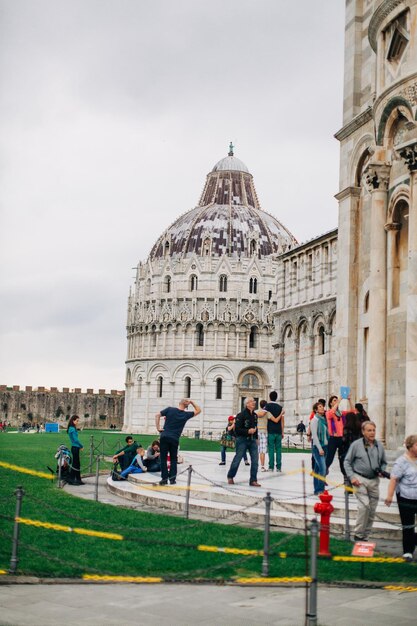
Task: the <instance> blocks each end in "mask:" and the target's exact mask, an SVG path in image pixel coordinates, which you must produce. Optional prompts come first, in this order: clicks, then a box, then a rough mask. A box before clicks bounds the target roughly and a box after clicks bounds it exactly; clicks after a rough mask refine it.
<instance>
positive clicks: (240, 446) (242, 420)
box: [227, 397, 261, 487]
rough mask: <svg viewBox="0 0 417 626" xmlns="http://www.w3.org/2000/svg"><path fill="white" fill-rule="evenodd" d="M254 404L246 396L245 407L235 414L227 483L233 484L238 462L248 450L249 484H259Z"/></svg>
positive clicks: (252, 485)
mask: <svg viewBox="0 0 417 626" xmlns="http://www.w3.org/2000/svg"><path fill="white" fill-rule="evenodd" d="M255 406H256V402H255V398H251V397H249V398H246V399H245V401H244V407H245V408H244V409H243V411H242V412H241V413H238V414H237V415H236V419H235V434H236V453H235V456H234V457H233V461H232V463H231V465H230V468H229V471H228V473H227V482H228V484H229V485H234V482H235V481H234V477H235V476H236V474H237V471H238V469H239V465H240V462H241V460H242V458H243V455H244V454H245V452H246V451H248V452H249V454H250V458H251V462H250V477H249V485H250V486H251V487H260V486H261V485H260V484H259V483H258V416H257V415H256V413H255Z"/></svg>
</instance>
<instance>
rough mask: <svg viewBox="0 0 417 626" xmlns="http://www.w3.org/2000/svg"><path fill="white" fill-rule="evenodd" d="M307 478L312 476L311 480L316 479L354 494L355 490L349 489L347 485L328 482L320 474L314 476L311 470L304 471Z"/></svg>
mask: <svg viewBox="0 0 417 626" xmlns="http://www.w3.org/2000/svg"><path fill="white" fill-rule="evenodd" d="M304 471H305V472H306V473H307V474H308V475H309V476H313V478H318V479H319V480H322V481H323V482H325V483H327V484H328V485H333V487H342V488H343V489H344V490H345V491H349V493H355V492H356V489H355V488H354V487H349V485H345V484H344V483H335V482H333V481H331V480H329V478H328V476H322V475H321V474H316V472H313V470H304Z"/></svg>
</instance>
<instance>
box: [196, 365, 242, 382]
mask: <svg viewBox="0 0 417 626" xmlns="http://www.w3.org/2000/svg"><path fill="white" fill-rule="evenodd" d="M225 374H227V375H228V377H229V378H228V379H229V380H232V381H233V380H234V373H233V371H232V370H231V369H230V367H227V366H226V365H223V364H222V365H212V366H211V367H209V369H208V370H207V371H206V372H205V374H204V378H203V380H204V382H205V383H208V382H213V383H214V382H216V379H217V378H221V379H222V380H223V381H226V380H227V378H226V376H225Z"/></svg>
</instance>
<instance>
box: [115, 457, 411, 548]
mask: <svg viewBox="0 0 417 626" xmlns="http://www.w3.org/2000/svg"><path fill="white" fill-rule="evenodd" d="M182 456H183V458H184V463H183V464H182V465H179V466H178V477H177V484H176V485H167V486H165V487H160V486H159V485H158V482H159V480H160V475H159V474H154V473H145V474H133V475H130V476H129V479H128V480H127V481H113V480H111V478H110V477H109V478H108V480H107V489H108V490H109V491H110V492H112V494H114V495H116V496H118V497H120V499H121V501H123V500H125V501H130V502H135V503H138V504H139V505H140V504H142V505H144V506H146V508H147V509H148V507H152V508H155V509H158V510H164V511H166V512H168V511H172V512H176V514H181V513H182V514H184V511H185V502H186V494H187V491H188V489H187V477H188V467H189V466H190V465H191V466H192V469H193V471H192V475H191V487H190V494H189V495H190V497H189V517H190V518H193V517H194V518H198V519H205V520H207V519H209V520H214V521H218V522H221V523H235V524H245V525H250V526H256V527H263V525H264V514H265V502H264V498H265V496H266V494H267V492H269V493H270V494H271V497H272V498H273V502H272V506H271V526H272V527H273V528H275V529H277V530H278V529H279V530H302V529H303V528H304V524H305V522H304V520H305V513H306V515H307V519H311V518H312V517H313V516H314V510H313V507H314V504H315V503H316V502H318V498H317V496H314V494H313V479H312V477H311V476H310V475H309V472H310V470H311V456H310V455H309V454H301V453H299V454H297V453H292V454H284V455H283V472H282V473H278V472H265V473H264V472H259V474H258V481H259V482H260V483H261V485H262V486H261V487H258V488H256V487H250V486H249V469H250V468H249V467H246V466H245V465H244V463H243V462H242V464H241V466H240V468H239V471H238V474H237V476H236V478H235V485H228V484H227V478H226V474H227V470H228V468H229V466H230V462H231V460H232V455H231V454H229V455H228V457H227V464H226V465H225V466H219V461H220V459H219V456H220V455H219V454H217V453H214V452H185V453H182ZM303 462H304V471H303V465H302V463H303ZM387 488H388V480H384V479H382V480H381V487H380V502H379V505H378V509H377V519H376V521H375V524H374V530H373V533H372V537H373V538H375V539H388V540H390V539H395V540H398V539H400V538H401V527H400V519H399V516H398V509H397V507H396V506H395V505H394V504H393V505H392V506H391V507H390V508H388V507H386V506H385V505H384V499H385V496H386V491H387ZM304 489H305V495H304ZM328 490H329V491H330V493H331V494H332V495H333V501H332V505H333V506H334V508H335V511H334V513H333V514H332V517H331V533H332V535H333V536H339V537H341V538H342V537H343V536H344V531H345V495H344V488H343V476H342V474H341V473H340V471H339V468H338V463H337V461H335V463H334V464H333V466H332V468H331V471H330V474H329V476H328ZM356 508H357V507H356V498H355V497H354V496H349V510H350V527H351V529H352V528H353V524H354V520H355V517H356Z"/></svg>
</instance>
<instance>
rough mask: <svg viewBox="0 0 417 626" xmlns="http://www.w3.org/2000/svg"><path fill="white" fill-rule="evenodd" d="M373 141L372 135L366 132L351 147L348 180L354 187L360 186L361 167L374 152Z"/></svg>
mask: <svg viewBox="0 0 417 626" xmlns="http://www.w3.org/2000/svg"><path fill="white" fill-rule="evenodd" d="M374 143H375V139H374V138H373V136H372V135H371V134H370V133H367V134H366V135H364V136H363V137H362V138H361V139H360V141H359V142H358V143H357V145H356V146H355V148H354V149H353V152H352V156H351V158H350V164H349V181H350V184H351V185H352V186H354V187H360V184H361V178H362V171H363V168H364V166H365V164H366V162H367V161H368V160H369V159H370V157H371V156H372V154H373V153H374V147H373V146H374Z"/></svg>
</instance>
